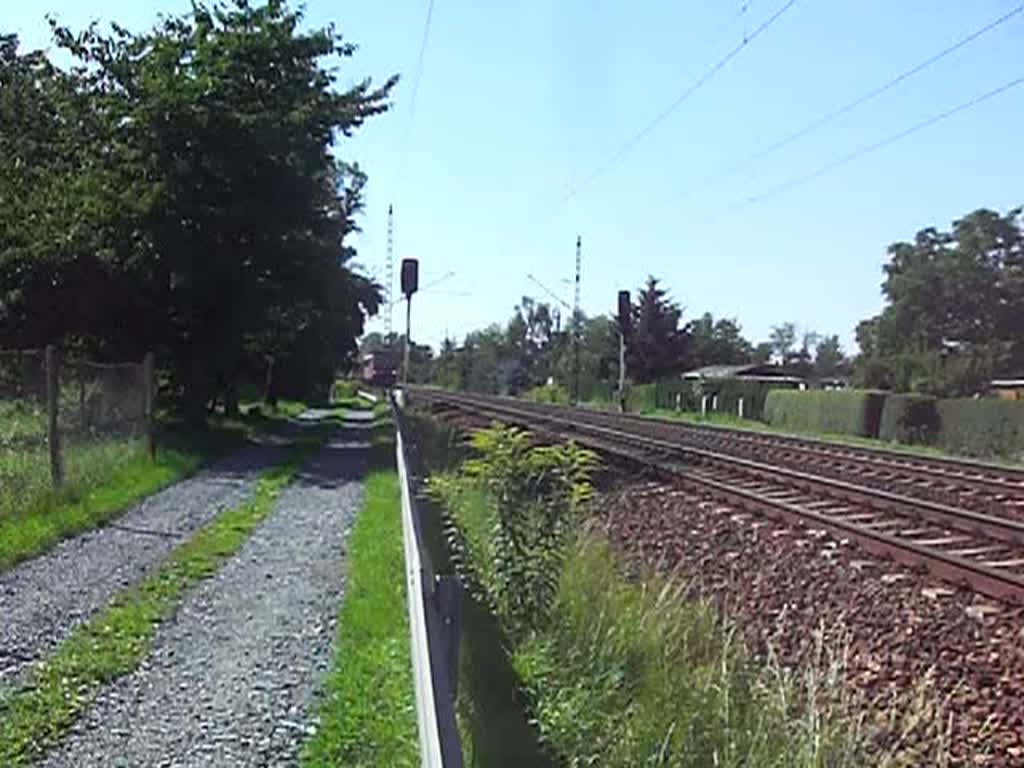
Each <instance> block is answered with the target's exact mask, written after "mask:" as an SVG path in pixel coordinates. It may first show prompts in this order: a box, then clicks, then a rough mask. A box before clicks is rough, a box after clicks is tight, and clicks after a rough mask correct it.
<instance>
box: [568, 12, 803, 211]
mask: <svg viewBox="0 0 1024 768" xmlns="http://www.w3.org/2000/svg"><path fill="white" fill-rule="evenodd" d="M796 2H797V0H788V2H786V4H785V5H783V6H782V7H781V8H779V9H778V10H777V11H775V13H773V14H772V15H771V16H769V17H768V18H767V19H766V20H765V21H763V22H761V24H760V25H758V27H757V28H756V29H755V30H754V31H753V32H751V33H750V34H749V35H744V37H743V40H742V42H740V43H739V44H738V45H737V46H735V47H734V48H733V49H732V50H730V51H729V52H728V53H726V54H725V56H723V57H722V58H721V59H719V60H718V61H717V62H715V63H714V64H713V65H712V66H711V68H710V69H708V70H707V71H706V72H705V73H704V74H703V75H701V76H700V77H699V78H697V80H696V81H694V82H693V83H692V84H691V85H690V87H689V88H687V89H686V90H685V91H683V92H682V93H681V94H680V95H679V96H677V97H676V99H675V100H674V101H673V102H672V103H671V104H669V105H668V106H667V107H666V108H665V109H663V110H662V111H661V112H659V113H658V114H657V115H655V117H654V119H653V120H651V121H650V122H649V123H647V125H645V126H644V127H643V128H641V129H640V130H639V131H638V132H637V133H635V134H633V136H631V137H630V138H629V139H628V140H627V141H626V142H625V143H624V144H623V145H622V146H621V147H619V148H618V149H617V150H616V151H615V153H614V154H613V155H612V156H611V158H610V159H609V160H608V162H607V163H605V164H604V165H602V166H600V167H599V168H598V169H597V170H596V171H594V173H592V174H591V175H590V176H588V177H587V178H586V179H584V180H583V183H581V184H580V185H579V186H577V187H575V188H573V189H572V190H571V191H570V192H569V194H568V195H566V197H565V199H564V201H563V202H565V201H568V200H571V199H572V198H574V197H575V196H576V195H577V194H579V193H580V192H581V191H582V190H583V189H585V188H586V187H588V186H590V185H591V184H592V183H594V182H595V181H596V180H597V179H599V178H600V177H601V176H603V175H604V174H606V173H607V172H608V171H609V170H611V169H612V168H614V167H615V165H616V164H618V163H619V161H621V160H622V159H623V158H624V157H625V156H626V155H628V154H629V153H630V152H631V151H632V150H633V148H634V147H636V146H637V145H638V144H639V143H640V142H641V141H643V140H644V139H645V138H646V137H647V135H648V134H650V132H651V131H653V130H654V129H655V128H657V127H658V126H659V125H660V124H661V123H663V122H664V121H665V120H666V119H668V117H669V116H670V115H671V114H672V113H673V112H675V111H676V110H677V109H679V107H680V106H682V104H683V103H684V102H685V101H686V100H687V99H689V98H690V97H691V96H693V94H695V93H696V92H697V91H698V90H700V88H701V87H703V86H704V85H706V84H707V83H708V82H709V81H710V80H711V79H712V78H713V77H714V76H715V75H717V74H718V73H719V72H720V71H721V70H722V69H724V68H725V66H726V65H727V64H728V63H729V62H730V61H732V60H733V59H734V58H736V56H738V55H739V53H740V52H741V51H742V50H743V49H744V48H746V47H747V45H749V44H750V43H752V42H753V41H754V40H756V39H757V37H758V36H759V35H760V34H761V33H762V32H764V31H765V30H766V29H768V28H769V27H770V26H771V25H772V24H774V23H775V22H776V21H777V20H778V19H779V17H781V16H782V14H784V13H785V12H786V11H788V10H789V9H790V8H792V7H793V6H794V5H795V4H796Z"/></svg>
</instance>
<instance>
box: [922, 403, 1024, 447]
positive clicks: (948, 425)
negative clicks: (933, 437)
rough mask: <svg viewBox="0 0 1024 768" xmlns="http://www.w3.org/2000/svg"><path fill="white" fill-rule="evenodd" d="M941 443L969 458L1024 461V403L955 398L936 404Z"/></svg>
mask: <svg viewBox="0 0 1024 768" xmlns="http://www.w3.org/2000/svg"><path fill="white" fill-rule="evenodd" d="M936 409H937V410H938V414H939V419H938V420H939V444H940V445H941V446H942V447H943V448H945V449H946V450H949V451H952V452H954V453H961V454H964V455H965V456H980V457H986V456H999V457H1003V458H1008V459H1013V460H1015V461H1020V460H1021V459H1024V403H1021V402H1014V401H1012V400H997V399H995V398H986V399H975V398H952V399H949V400H939V401H938V403H936Z"/></svg>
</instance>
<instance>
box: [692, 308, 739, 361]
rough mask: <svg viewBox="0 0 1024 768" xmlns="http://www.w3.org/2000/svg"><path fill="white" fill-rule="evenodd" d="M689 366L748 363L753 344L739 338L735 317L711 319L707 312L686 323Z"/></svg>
mask: <svg viewBox="0 0 1024 768" xmlns="http://www.w3.org/2000/svg"><path fill="white" fill-rule="evenodd" d="M687 332H688V334H689V342H690V354H689V357H690V362H689V364H690V365H691V366H692V367H695V368H696V367H700V366H704V365H735V364H740V363H747V362H750V359H751V356H752V355H753V351H754V350H753V347H752V346H751V344H750V342H749V341H747V340H746V339H745V338H743V334H742V331H741V328H740V324H739V322H737V321H736V320H735V319H730V318H720V319H719V320H717V321H716V320H715V319H714V317H713V316H712V315H711V313H710V312H705V313H704V314H703V315H702V316H701V317H699V318H698V319H696V320H694V321H692V322H691V323H690V324H689V325H688V326H687Z"/></svg>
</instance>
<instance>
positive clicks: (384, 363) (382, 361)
mask: <svg viewBox="0 0 1024 768" xmlns="http://www.w3.org/2000/svg"><path fill="white" fill-rule="evenodd" d="M361 368H362V371H361V375H362V379H363V381H365V382H366V383H367V384H373V385H376V386H379V387H390V386H392V385H394V383H395V379H396V376H395V366H394V365H393V363H392V360H391V356H390V355H388V354H386V353H384V352H369V353H367V354H365V355H363V358H362V365H361Z"/></svg>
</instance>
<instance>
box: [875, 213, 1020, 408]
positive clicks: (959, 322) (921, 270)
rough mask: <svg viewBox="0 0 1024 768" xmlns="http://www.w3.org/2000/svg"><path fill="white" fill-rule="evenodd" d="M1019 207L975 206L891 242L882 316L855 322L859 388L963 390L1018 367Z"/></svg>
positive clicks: (974, 389)
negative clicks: (940, 226) (944, 224)
mask: <svg viewBox="0 0 1024 768" xmlns="http://www.w3.org/2000/svg"><path fill="white" fill-rule="evenodd" d="M1022 224H1024V220H1022V209H1020V208H1015V209H1013V210H1011V211H1009V212H1007V213H1006V214H1005V215H1000V214H999V213H996V212H994V211H990V210H985V209H981V210H977V211H974V212H973V213H970V214H968V215H967V216H965V217H964V218H962V219H960V220H959V221H956V222H954V223H953V227H952V229H951V230H950V231H948V232H945V231H940V230H937V229H935V228H934V227H929V228H928V229H924V230H921V231H920V232H918V233H917V235H916V236H915V238H914V240H913V242H910V243H907V242H899V243H894V244H893V245H890V246H889V249H888V255H889V263H888V264H886V265H885V267H884V272H885V280H884V281H883V282H882V293H883V295H884V296H885V299H886V306H885V308H884V309H883V310H882V312H881V314H879V315H877V316H875V317H872V318H870V319H868V320H865V321H863V322H862V323H860V324H859V325H858V326H857V342H858V344H859V345H860V348H861V355H860V357H859V358H858V361H857V373H858V377H859V379H860V381H861V383H862V384H864V385H865V386H870V387H884V388H889V389H895V390H897V391H904V392H905V391H914V392H921V393H925V394H932V395H939V396H951V395H953V396H955V395H969V394H973V393H975V392H977V391H978V390H979V389H981V388H983V387H984V385H985V384H986V383H987V382H988V380H989V379H990V378H992V375H993V374H994V373H1000V372H1021V371H1024V229H1022Z"/></svg>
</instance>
